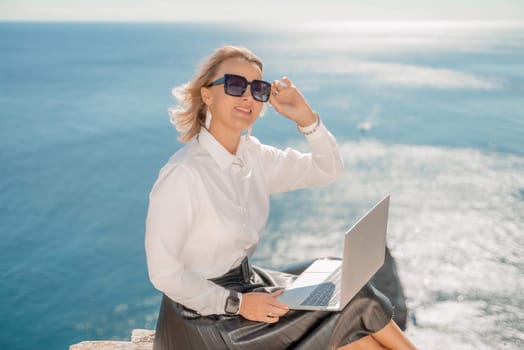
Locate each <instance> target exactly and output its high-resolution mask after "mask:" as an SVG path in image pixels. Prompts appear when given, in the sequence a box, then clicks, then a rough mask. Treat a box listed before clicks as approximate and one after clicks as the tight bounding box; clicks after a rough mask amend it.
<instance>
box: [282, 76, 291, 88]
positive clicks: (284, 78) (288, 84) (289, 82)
mask: <svg viewBox="0 0 524 350" xmlns="http://www.w3.org/2000/svg"><path fill="white" fill-rule="evenodd" d="M282 81H283V82H284V83H285V84H286V85H287V86H288V87H289V86H293V83H292V82H291V80H289V78H288V77H282Z"/></svg>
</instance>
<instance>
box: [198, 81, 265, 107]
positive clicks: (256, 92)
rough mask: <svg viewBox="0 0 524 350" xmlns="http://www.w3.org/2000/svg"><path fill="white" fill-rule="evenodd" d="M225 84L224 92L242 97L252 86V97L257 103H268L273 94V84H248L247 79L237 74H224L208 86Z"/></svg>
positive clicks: (261, 82) (258, 82) (253, 82)
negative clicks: (270, 95)
mask: <svg viewBox="0 0 524 350" xmlns="http://www.w3.org/2000/svg"><path fill="white" fill-rule="evenodd" d="M220 84H224V92H225V93H226V94H227V95H230V96H235V97H240V96H242V95H243V94H244V92H246V89H247V86H248V85H251V96H253V98H254V99H255V100H257V101H260V102H267V100H269V94H270V93H271V83H268V82H267V81H263V80H256V79H255V80H253V81H252V82H248V81H247V79H246V78H244V77H243V76H240V75H235V74H224V76H223V77H222V78H219V79H217V80H215V81H214V82H212V83H209V84H207V85H206V86H207V87H210V86H215V85H220Z"/></svg>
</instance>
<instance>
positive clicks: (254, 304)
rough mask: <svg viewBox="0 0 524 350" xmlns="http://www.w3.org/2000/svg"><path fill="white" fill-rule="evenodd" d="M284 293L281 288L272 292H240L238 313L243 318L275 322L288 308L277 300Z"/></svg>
mask: <svg viewBox="0 0 524 350" xmlns="http://www.w3.org/2000/svg"><path fill="white" fill-rule="evenodd" d="M282 293H284V291H283V290H279V291H276V292H274V293H245V294H242V304H241V305H240V315H241V316H242V317H244V318H245V319H248V320H251V321H258V322H266V323H276V322H278V320H279V318H280V317H281V316H283V315H285V314H286V313H287V312H288V311H289V308H288V307H287V305H286V304H284V303H282V302H280V301H278V300H277V297H278V296H279V295H281V294H282Z"/></svg>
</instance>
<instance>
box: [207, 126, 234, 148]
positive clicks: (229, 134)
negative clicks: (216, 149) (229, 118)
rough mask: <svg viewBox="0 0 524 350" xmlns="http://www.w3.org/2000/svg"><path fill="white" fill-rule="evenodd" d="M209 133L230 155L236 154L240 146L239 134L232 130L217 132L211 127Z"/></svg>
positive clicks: (216, 129)
mask: <svg viewBox="0 0 524 350" xmlns="http://www.w3.org/2000/svg"><path fill="white" fill-rule="evenodd" d="M209 133H210V134H211V135H213V137H214V138H215V139H216V140H217V141H218V142H219V143H220V144H221V145H222V146H223V147H224V148H225V149H226V150H227V151H228V152H229V153H231V154H236V153H237V150H238V145H239V144H240V137H241V135H242V134H241V133H240V132H238V131H233V130H224V129H222V130H218V128H216V127H215V128H214V127H213V125H211V127H210V128H209Z"/></svg>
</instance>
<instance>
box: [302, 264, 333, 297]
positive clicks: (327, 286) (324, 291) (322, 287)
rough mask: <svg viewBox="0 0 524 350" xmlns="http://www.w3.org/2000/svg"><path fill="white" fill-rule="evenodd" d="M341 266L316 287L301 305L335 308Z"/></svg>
mask: <svg viewBox="0 0 524 350" xmlns="http://www.w3.org/2000/svg"><path fill="white" fill-rule="evenodd" d="M341 276H342V266H341V267H339V268H337V269H336V270H335V271H334V272H333V273H332V274H331V275H329V277H328V278H326V280H325V281H324V282H322V283H321V284H319V285H318V287H317V288H315V289H314V290H313V291H312V292H311V294H309V296H308V297H307V298H306V300H304V301H303V302H302V303H301V305H309V306H335V305H336V304H337V303H338V302H339V295H340V288H339V285H340V278H341Z"/></svg>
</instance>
